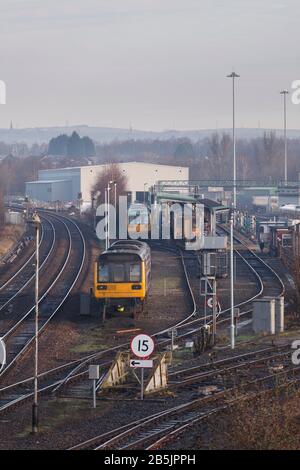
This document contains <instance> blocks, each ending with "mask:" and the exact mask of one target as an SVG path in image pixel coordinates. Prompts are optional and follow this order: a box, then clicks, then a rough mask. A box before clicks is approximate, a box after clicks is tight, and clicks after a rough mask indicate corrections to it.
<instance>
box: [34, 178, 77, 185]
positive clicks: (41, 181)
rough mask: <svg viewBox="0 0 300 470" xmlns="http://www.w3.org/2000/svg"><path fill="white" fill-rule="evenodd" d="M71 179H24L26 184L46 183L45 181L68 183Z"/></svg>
mask: <svg viewBox="0 0 300 470" xmlns="http://www.w3.org/2000/svg"><path fill="white" fill-rule="evenodd" d="M70 181H71V180H68V179H67V180H38V181H26V184H46V183H68V182H70Z"/></svg>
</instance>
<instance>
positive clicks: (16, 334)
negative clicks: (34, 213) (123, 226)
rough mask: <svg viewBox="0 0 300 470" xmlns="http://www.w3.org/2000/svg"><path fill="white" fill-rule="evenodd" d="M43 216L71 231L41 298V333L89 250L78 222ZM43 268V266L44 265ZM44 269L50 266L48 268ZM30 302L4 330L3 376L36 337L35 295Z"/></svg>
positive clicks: (70, 289)
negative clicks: (5, 353) (4, 360)
mask: <svg viewBox="0 0 300 470" xmlns="http://www.w3.org/2000/svg"><path fill="white" fill-rule="evenodd" d="M43 218H44V219H46V220H47V221H49V223H50V225H51V226H52V227H54V225H55V231H57V230H58V229H57V224H59V225H60V231H61V229H62V227H63V229H64V231H65V234H67V243H66V247H65V251H64V254H63V256H62V258H61V259H60V260H59V263H58V265H57V266H56V268H54V267H53V266H54V265H53V263H54V260H52V263H51V269H52V268H53V269H54V273H55V274H54V278H52V279H51V277H50V275H49V274H48V275H47V276H49V279H51V281H50V282H49V283H47V285H46V287H45V288H44V290H43V292H42V293H41V295H40V298H39V335H40V334H41V333H42V332H43V331H44V329H45V328H46V326H47V324H48V323H49V322H50V320H51V319H52V318H53V317H54V315H55V314H56V312H57V311H58V310H59V309H60V307H61V306H62V304H63V303H64V301H65V300H66V298H67V297H68V295H69V294H70V292H71V291H72V289H73V287H74V285H75V283H76V281H77V279H78V277H79V275H80V273H81V270H82V267H83V264H84V260H85V251H86V248H85V240H84V237H83V234H82V232H81V230H80V229H79V227H78V225H77V224H76V223H75V222H74V221H72V220H70V219H67V218H64V217H63V218H62V217H57V216H54V215H52V214H51V216H50V215H47V214H46V213H45V214H44V215H43ZM51 221H52V222H51ZM61 235H62V233H61ZM53 237H54V240H57V235H53ZM53 243H54V242H53ZM52 250H53V246H52V248H51V250H50V252H48V254H47V256H46V258H45V260H44V262H43V267H44V265H45V264H46V261H47V260H48V258H49V256H50V253H51V252H52ZM41 269H43V268H42V266H41ZM44 269H46V268H45V267H44ZM43 273H45V271H43ZM52 275H53V273H52ZM28 284H29V281H28V280H27V281H26V285H28ZM23 289H24V286H21V288H20V291H19V292H15V293H14V297H15V298H17V297H18V295H20V293H21V292H22V291H23ZM29 303H31V305H29V307H27V308H26V309H25V311H24V310H23V311H22V312H21V313H19V315H18V317H17V318H16V319H15V321H14V322H13V325H12V326H10V327H9V328H8V329H6V331H5V332H4V333H3V332H2V337H3V339H4V340H5V342H6V345H7V364H6V367H5V368H4V369H3V370H2V372H1V375H0V377H1V376H3V375H4V374H6V373H7V372H8V371H9V370H10V369H11V368H12V366H13V365H14V364H15V363H16V362H17V361H18V360H19V359H20V358H21V356H22V355H23V354H24V353H25V352H27V351H28V350H29V349H30V346H31V345H32V342H33V340H34V335H35V325H34V315H33V313H34V301H33V298H31V301H30V302H29ZM0 406H1V402H0ZM0 409H1V408H0Z"/></svg>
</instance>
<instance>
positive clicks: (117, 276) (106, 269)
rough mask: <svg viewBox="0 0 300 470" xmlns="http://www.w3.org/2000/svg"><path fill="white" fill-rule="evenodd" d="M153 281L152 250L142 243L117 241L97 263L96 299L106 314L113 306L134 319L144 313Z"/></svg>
mask: <svg viewBox="0 0 300 470" xmlns="http://www.w3.org/2000/svg"><path fill="white" fill-rule="evenodd" d="M150 278H151V251H150V247H149V245H148V244H147V243H145V242H142V241H140V240H118V241H116V242H114V243H113V244H112V245H111V246H110V248H109V249H108V250H106V251H104V252H103V253H102V254H101V255H100V256H99V258H98V260H97V262H96V263H95V269H94V289H93V294H94V297H95V299H97V300H98V301H99V302H100V308H101V310H102V312H103V310H104V313H105V311H106V309H107V308H108V307H112V308H114V309H115V310H117V311H118V312H120V313H123V312H126V311H127V310H129V311H130V313H131V315H132V316H133V317H135V316H137V314H138V313H140V312H141V311H142V310H143V306H144V302H145V299H146V297H147V294H148V291H149V287H150Z"/></svg>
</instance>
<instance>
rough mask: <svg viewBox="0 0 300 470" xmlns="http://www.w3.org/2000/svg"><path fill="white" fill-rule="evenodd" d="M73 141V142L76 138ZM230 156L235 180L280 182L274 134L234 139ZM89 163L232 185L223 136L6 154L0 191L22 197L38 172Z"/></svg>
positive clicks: (294, 152) (293, 176) (293, 153)
mask: <svg viewBox="0 0 300 470" xmlns="http://www.w3.org/2000/svg"><path fill="white" fill-rule="evenodd" d="M59 137H61V136H59ZM78 137H79V136H78ZM79 139H80V140H81V142H82V141H84V142H85V141H86V139H85V138H80V137H79ZM59 140H60V139H59ZM75 141H78V139H77V137H76V138H75ZM51 145H52V144H51ZM49 146H50V143H49ZM236 155H237V178H238V179H256V180H265V179H269V178H271V179H283V174H284V142H283V139H282V138H279V137H277V136H276V134H275V132H265V134H264V135H263V136H262V137H257V138H255V139H237V145H236ZM90 161H92V162H93V163H95V164H97V163H101V164H103V163H111V162H115V163H118V162H126V161H144V162H149V163H157V164H170V165H179V166H180V165H182V166H188V167H189V168H190V177H191V179H194V180H196V179H199V180H203V179H224V178H227V179H232V173H233V169H232V164H233V159H232V139H231V136H230V135H229V134H224V133H222V134H221V133H215V134H213V135H211V136H210V137H207V138H204V139H201V140H199V141H198V142H192V141H190V140H189V139H169V140H166V141H160V140H152V141H139V140H137V141H136V140H130V141H124V142H117V141H115V142H111V143H110V144H102V145H100V144H97V145H96V146H95V156H94V157H92V158H85V157H84V156H77V157H76V156H74V155H73V153H72V155H70V156H68V155H58V156H55V157H53V156H49V155H47V152H45V151H44V150H43V151H41V153H40V154H39V155H29V156H27V157H16V156H14V155H12V154H9V155H7V156H6V157H5V158H3V159H2V160H1V161H0V191H2V193H3V194H24V191H25V182H26V181H34V180H36V179H37V178H38V171H39V170H42V169H48V168H62V167H66V166H74V165H76V166H77V165H86V164H88V163H89V162H90ZM299 172H300V139H288V176H289V179H290V180H291V181H293V180H297V179H298V173H299Z"/></svg>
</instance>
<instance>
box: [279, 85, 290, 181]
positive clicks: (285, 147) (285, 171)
mask: <svg viewBox="0 0 300 470" xmlns="http://www.w3.org/2000/svg"><path fill="white" fill-rule="evenodd" d="M288 93H289V92H288V90H282V91H281V92H280V94H281V95H283V132H284V182H285V184H286V183H287V180H288V175H287V138H286V95H287V94H288Z"/></svg>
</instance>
